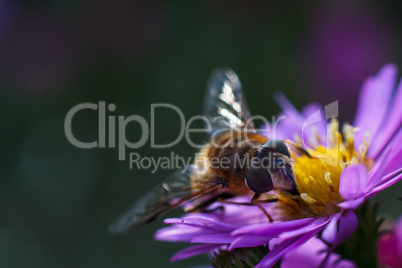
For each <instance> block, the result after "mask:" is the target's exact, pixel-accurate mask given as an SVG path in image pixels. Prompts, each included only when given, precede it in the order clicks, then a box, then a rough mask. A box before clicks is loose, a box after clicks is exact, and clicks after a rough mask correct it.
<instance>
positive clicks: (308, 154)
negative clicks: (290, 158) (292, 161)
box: [284, 140, 313, 158]
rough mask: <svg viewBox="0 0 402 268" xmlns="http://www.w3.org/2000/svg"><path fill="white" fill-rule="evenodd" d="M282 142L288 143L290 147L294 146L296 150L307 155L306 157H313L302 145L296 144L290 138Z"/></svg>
mask: <svg viewBox="0 0 402 268" xmlns="http://www.w3.org/2000/svg"><path fill="white" fill-rule="evenodd" d="M284 142H286V143H288V144H290V145H291V146H292V147H294V148H296V150H298V151H299V152H300V153H301V154H304V155H305V156H307V157H308V158H313V157H312V156H311V154H310V153H309V152H307V150H306V149H304V148H303V147H301V146H299V145H297V144H296V143H294V142H293V141H290V140H284Z"/></svg>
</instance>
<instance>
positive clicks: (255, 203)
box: [218, 194, 277, 222]
mask: <svg viewBox="0 0 402 268" xmlns="http://www.w3.org/2000/svg"><path fill="white" fill-rule="evenodd" d="M259 196H260V194H254V196H253V198H251V202H250V203H247V202H235V201H228V200H219V199H218V201H219V202H221V203H225V204H233V205H242V206H257V207H258V208H260V209H261V210H262V212H263V213H264V214H265V216H267V218H268V220H269V222H273V221H274V220H273V219H272V217H271V216H270V215H269V214H268V212H267V211H266V210H265V209H264V208H263V207H262V206H261V205H260V203H271V202H276V201H277V199H268V200H257V199H258V197H259Z"/></svg>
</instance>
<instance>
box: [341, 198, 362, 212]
mask: <svg viewBox="0 0 402 268" xmlns="http://www.w3.org/2000/svg"><path fill="white" fill-rule="evenodd" d="M366 198H367V197H365V196H362V197H359V198H357V199H354V200H348V201H344V202H341V203H339V204H338V207H340V208H343V209H356V208H358V207H359V206H360V205H361V204H363V202H364V201H365V200H366Z"/></svg>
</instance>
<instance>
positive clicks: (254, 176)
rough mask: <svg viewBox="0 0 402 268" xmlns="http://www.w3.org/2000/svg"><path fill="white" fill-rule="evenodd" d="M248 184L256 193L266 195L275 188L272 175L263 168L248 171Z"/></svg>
mask: <svg viewBox="0 0 402 268" xmlns="http://www.w3.org/2000/svg"><path fill="white" fill-rule="evenodd" d="M246 184H247V187H248V188H250V190H251V191H253V192H255V193H266V192H269V191H271V190H272V189H273V188H274V184H273V182H272V178H271V174H269V172H268V170H267V169H265V168H263V167H253V165H251V166H250V168H249V169H248V171H247V175H246Z"/></svg>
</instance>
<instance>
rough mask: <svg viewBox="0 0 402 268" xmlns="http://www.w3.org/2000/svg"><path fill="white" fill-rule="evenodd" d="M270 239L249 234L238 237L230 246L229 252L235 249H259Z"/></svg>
mask: <svg viewBox="0 0 402 268" xmlns="http://www.w3.org/2000/svg"><path fill="white" fill-rule="evenodd" d="M268 241H269V238H267V237H266V236H260V235H253V234H247V235H242V236H240V237H237V238H236V239H235V240H234V241H233V242H232V244H230V246H229V249H228V250H233V249H235V248H247V247H257V246H261V245H264V244H266V243H267V242H268Z"/></svg>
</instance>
